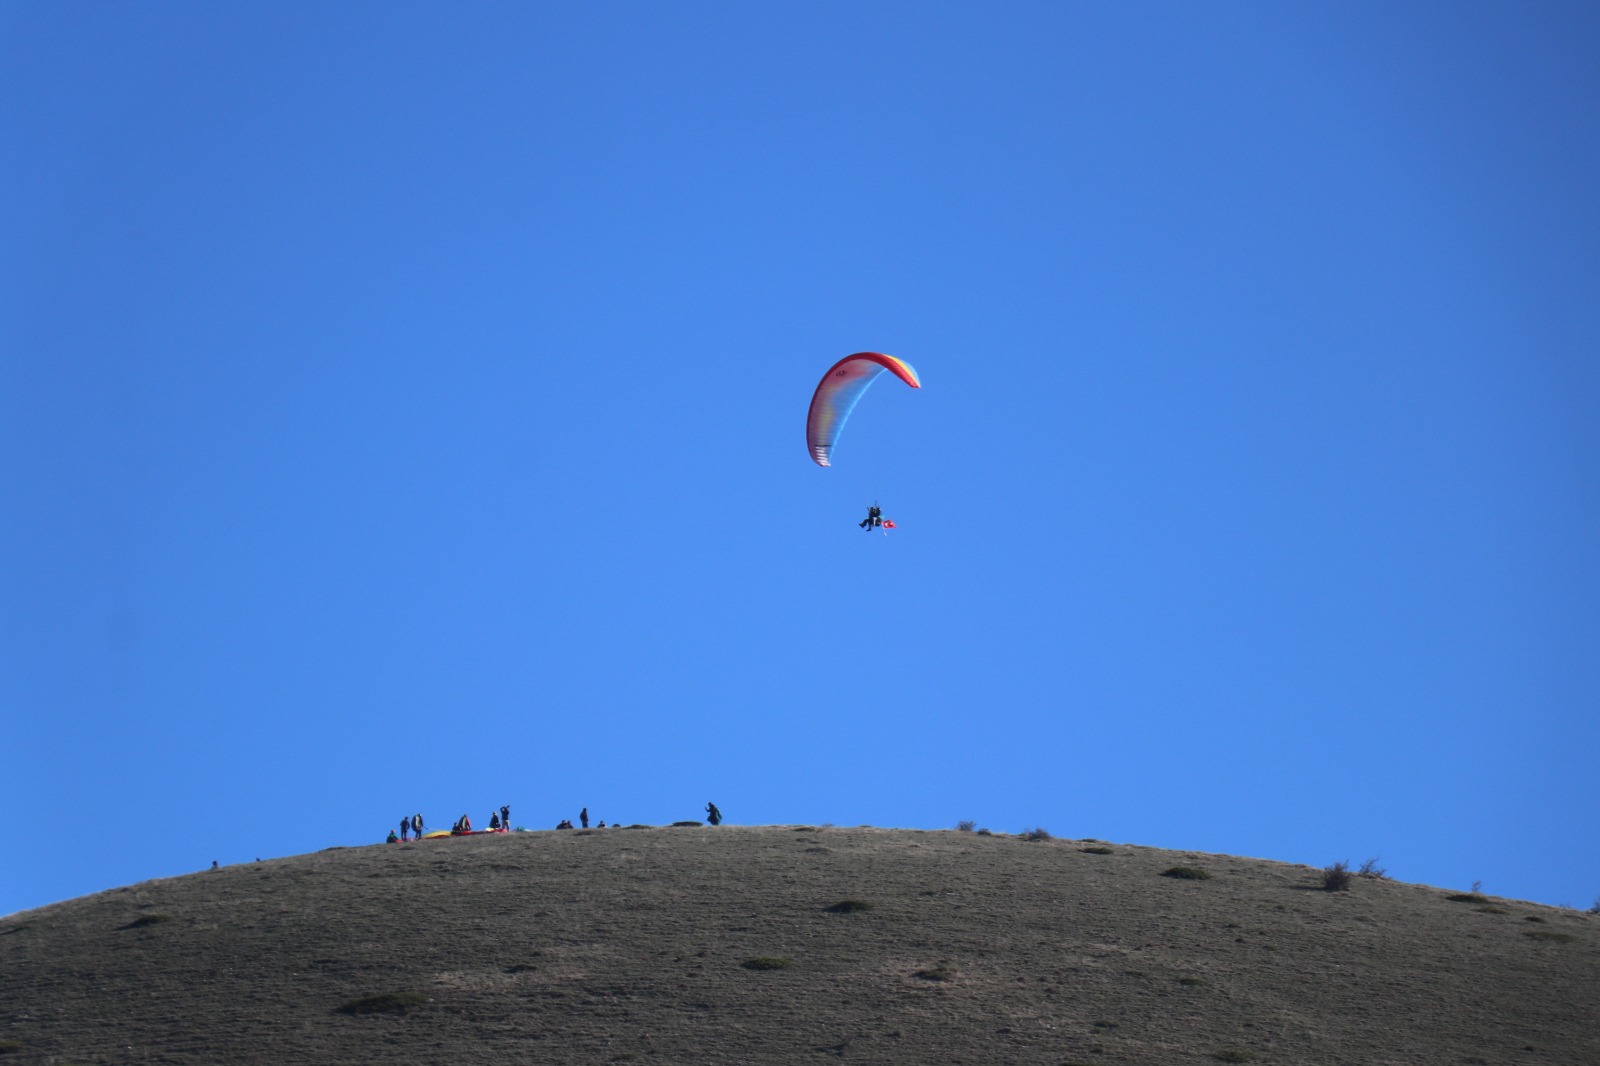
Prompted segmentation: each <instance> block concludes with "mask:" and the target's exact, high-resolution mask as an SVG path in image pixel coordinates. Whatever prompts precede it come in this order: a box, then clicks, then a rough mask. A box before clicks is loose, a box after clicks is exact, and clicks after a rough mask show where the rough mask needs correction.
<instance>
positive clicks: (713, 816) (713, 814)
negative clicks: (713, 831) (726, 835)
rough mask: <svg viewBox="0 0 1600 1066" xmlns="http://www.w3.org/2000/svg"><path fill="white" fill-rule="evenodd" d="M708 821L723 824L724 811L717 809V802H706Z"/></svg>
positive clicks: (713, 823)
mask: <svg viewBox="0 0 1600 1066" xmlns="http://www.w3.org/2000/svg"><path fill="white" fill-rule="evenodd" d="M706 821H708V822H710V823H711V824H712V825H721V824H722V812H721V811H719V810H717V805H716V804H715V803H708V804H706Z"/></svg>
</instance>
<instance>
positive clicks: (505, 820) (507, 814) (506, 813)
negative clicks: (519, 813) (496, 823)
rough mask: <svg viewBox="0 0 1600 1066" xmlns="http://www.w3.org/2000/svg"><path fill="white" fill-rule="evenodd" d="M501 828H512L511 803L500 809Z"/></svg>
mask: <svg viewBox="0 0 1600 1066" xmlns="http://www.w3.org/2000/svg"><path fill="white" fill-rule="evenodd" d="M500 828H501V829H510V828H511V805H510V804H509V803H508V804H506V805H505V806H504V807H501V808H500Z"/></svg>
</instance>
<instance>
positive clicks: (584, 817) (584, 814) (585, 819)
mask: <svg viewBox="0 0 1600 1066" xmlns="http://www.w3.org/2000/svg"><path fill="white" fill-rule="evenodd" d="M578 821H580V822H582V823H583V827H584V828H585V829H587V828H589V808H587V807H585V808H584V809H583V810H581V811H579V812H578Z"/></svg>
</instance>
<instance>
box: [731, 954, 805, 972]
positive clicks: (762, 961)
mask: <svg viewBox="0 0 1600 1066" xmlns="http://www.w3.org/2000/svg"><path fill="white" fill-rule="evenodd" d="M739 965H740V966H743V967H744V968H745V969H747V970H787V969H788V968H789V967H791V966H793V965H794V960H793V959H783V958H773V957H770V956H758V957H756V958H754V959H745V960H744V961H743V962H741V963H740V964H739Z"/></svg>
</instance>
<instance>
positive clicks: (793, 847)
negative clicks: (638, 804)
mask: <svg viewBox="0 0 1600 1066" xmlns="http://www.w3.org/2000/svg"><path fill="white" fill-rule="evenodd" d="M819 840H825V842H826V847H819V846H818V841H819ZM1084 844H1085V842H1084V841H1066V840H1052V841H1035V842H1032V843H1024V842H1022V841H1020V840H1018V839H1016V838H1014V837H1003V836H982V835H979V834H977V833H963V832H957V831H954V830H951V831H945V832H916V831H909V830H879V829H867V828H862V829H829V830H828V831H827V832H826V833H824V834H816V833H796V832H794V827H772V828H730V827H726V826H725V827H722V828H720V829H717V830H715V831H713V830H709V829H692V828H678V829H666V828H663V829H638V830H633V831H631V832H616V833H613V832H610V831H604V832H595V833H591V834H587V835H583V834H576V833H564V832H554V831H551V832H540V833H512V834H507V835H503V836H493V837H462V838H455V839H445V840H436V841H426V842H423V843H420V844H410V845H398V844H397V845H374V846H372V847H365V848H350V849H341V850H337V851H328V852H320V853H317V854H314V855H305V856H300V857H296V858H290V859H281V860H277V861H273V862H265V863H259V864H251V865H245V866H236V867H226V868H223V869H221V870H216V871H205V872H202V873H198V874H194V875H191V876H188V877H181V878H172V879H168V880H161V881H152V882H147V883H145V884H141V885H134V886H130V887H128V888H122V889H116V890H113V891H110V892H105V893H101V894H99V895H95V896H89V897H85V898H83V899H78V900H72V901H69V902H66V903H61V904H57V905H55V906H51V907H45V908H42V909H40V910H36V911H32V912H28V913H26V914H22V915H14V916H12V917H11V918H8V919H5V920H4V921H0V1048H5V1049H7V1050H6V1052H5V1055H4V1059H5V1061H7V1062H14V1061H15V1062H28V1063H39V1064H51V1063H55V1064H60V1063H68V1062H75V1063H158V1062H159V1063H168V1064H191V1063H192V1064H200V1063H220V1062H228V1063H290V1062H292V1063H297V1064H300V1063H350V1062H371V1061H383V1062H386V1063H391V1064H406V1063H437V1064H445V1063H449V1064H470V1063H520V1062H552V1063H556V1062H559V1063H611V1062H630V1061H631V1062H649V1061H654V1062H659V1063H680V1062H696V1063H701V1062H705V1063H735V1062H739V1063H747V1062H762V1063H771V1062H797V1063H811V1062H817V1061H821V1060H825V1059H828V1058H834V1057H842V1058H845V1059H847V1060H857V1061H862V1062H879V1063H895V1062H938V1063H985V1064H987V1063H1055V1064H1059V1063H1062V1062H1088V1061H1093V1062H1095V1063H1101V1064H1113V1063H1128V1064H1131V1063H1140V1064H1154V1066H1163V1064H1173V1066H1177V1064H1185V1066H1194V1064H1196V1063H1201V1062H1206V1061H1234V1062H1244V1061H1256V1062H1263V1063H1267V1062H1270V1063H1334V1062H1351V1063H1355V1062H1372V1063H1407V1064H1435V1063H1437V1064H1446V1063H1448V1064H1457V1063H1462V1062H1467V1061H1472V1060H1474V1059H1476V1060H1479V1061H1487V1062H1518V1063H1526V1064H1551V1066H1556V1064H1559V1066H1570V1064H1573V1063H1587V1062H1600V1027H1596V1026H1594V1025H1593V1024H1592V1019H1593V1004H1594V1003H1596V1002H1600V918H1597V917H1595V916H1591V915H1587V914H1581V913H1578V912H1576V911H1569V910H1561V909H1558V908H1551V907H1539V906H1536V905H1533V904H1527V903H1518V902H1516V901H1510V900H1495V901H1494V903H1495V904H1496V905H1497V908H1498V909H1500V910H1503V911H1504V912H1505V913H1486V912H1484V911H1482V910H1479V909H1478V908H1476V907H1462V906H1460V905H1459V904H1458V903H1454V902H1451V901H1449V900H1448V899H1446V898H1445V895H1444V894H1443V893H1441V892H1440V891H1439V890H1437V889H1431V888H1426V887H1421V886H1415V885H1405V884H1400V883H1397V882H1393V881H1383V880H1361V881H1360V882H1359V883H1358V884H1356V885H1355V886H1354V887H1353V888H1352V889H1351V890H1350V891H1348V892H1343V893H1329V892H1324V891H1319V890H1318V889H1319V888H1320V884H1319V879H1320V873H1321V872H1320V871H1317V870H1313V869H1311V868H1309V867H1304V866H1289V865H1285V864H1282V863H1273V862H1266V861H1262V860H1256V859H1242V858H1234V857H1229V856H1220V855H1197V854H1191V853H1178V852H1171V851H1160V850H1155V849H1151V848H1140V847H1132V846H1127V845H1119V846H1118V847H1117V848H1116V849H1115V853H1114V854H1093V853H1091V854H1085V853H1084V852H1083V850H1082V847H1083V845H1084ZM1177 866H1187V867H1190V868H1194V869H1204V870H1205V871H1206V872H1207V873H1209V874H1211V878H1210V879H1209V880H1207V881H1205V882H1203V883H1195V882H1192V881H1184V880H1181V879H1175V878H1169V877H1161V876H1159V875H1160V874H1161V873H1162V872H1164V871H1166V870H1169V869H1173V868H1174V867H1177ZM840 901H846V902H852V901H855V902H861V901H865V902H870V904H871V906H870V908H865V907H854V906H852V907H850V908H849V912H850V913H849V914H848V916H847V917H841V916H840V913H838V912H837V911H835V910H833V908H835V907H837V906H838V905H839V904H840ZM155 915H161V916H164V917H165V919H166V920H164V921H154V922H150V921H140V919H141V918H145V917H152V916H155ZM1527 917H1537V918H1542V919H1543V921H1541V922H1539V923H1537V924H1535V925H1530V924H1528V923H1526V922H1524V921H1523V919H1524V918H1527ZM753 960H789V961H790V963H791V964H790V965H786V966H780V967H778V968H767V969H750V968H747V965H748V963H750V962H751V961H753ZM758 965H759V964H758ZM387 995H400V996H402V997H403V999H404V1002H403V1003H400V1002H399V1001H398V1000H383V999H381V998H379V999H376V1000H374V997H384V996H387ZM367 1001H372V1002H376V1003H377V1004H379V1006H380V1008H381V1007H382V1006H384V1005H388V1006H392V1007H393V1008H394V1009H393V1010H388V1009H378V1011H377V1013H370V1014H368V1013H340V1008H341V1007H348V1006H349V1005H351V1004H357V1003H362V1002H367Z"/></svg>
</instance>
